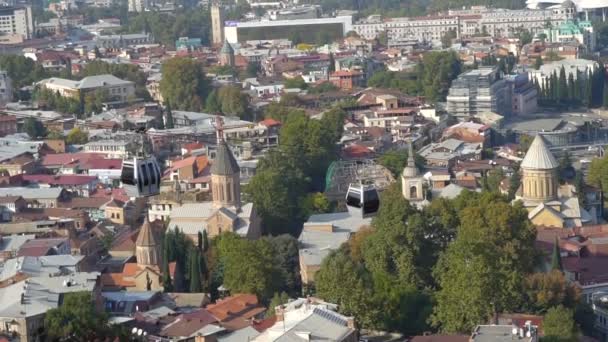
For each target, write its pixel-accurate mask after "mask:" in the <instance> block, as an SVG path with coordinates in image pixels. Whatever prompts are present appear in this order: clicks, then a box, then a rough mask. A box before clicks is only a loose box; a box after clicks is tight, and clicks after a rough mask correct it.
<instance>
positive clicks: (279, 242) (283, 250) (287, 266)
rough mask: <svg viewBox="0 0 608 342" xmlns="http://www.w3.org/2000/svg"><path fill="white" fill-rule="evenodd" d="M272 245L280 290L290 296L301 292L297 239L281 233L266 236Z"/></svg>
mask: <svg viewBox="0 0 608 342" xmlns="http://www.w3.org/2000/svg"><path fill="white" fill-rule="evenodd" d="M265 239H268V242H269V243H270V245H271V246H272V249H273V254H274V258H275V266H276V268H277V271H278V272H279V273H280V275H281V279H282V281H281V283H282V284H283V285H282V286H281V291H283V292H286V293H288V294H290V295H292V296H297V295H299V294H300V293H301V292H300V290H301V281H300V279H301V278H300V254H299V249H298V240H297V239H296V238H294V237H293V236H291V235H288V234H283V235H279V236H274V237H266V238H265Z"/></svg>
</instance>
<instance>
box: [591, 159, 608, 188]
mask: <svg viewBox="0 0 608 342" xmlns="http://www.w3.org/2000/svg"><path fill="white" fill-rule="evenodd" d="M587 184H589V185H592V186H594V187H597V188H599V189H602V191H604V192H607V191H608V157H604V158H594V159H592V160H591V164H590V165H589V169H588V172H587Z"/></svg>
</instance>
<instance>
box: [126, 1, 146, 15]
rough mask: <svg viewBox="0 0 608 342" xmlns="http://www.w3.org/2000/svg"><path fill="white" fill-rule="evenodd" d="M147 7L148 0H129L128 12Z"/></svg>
mask: <svg viewBox="0 0 608 342" xmlns="http://www.w3.org/2000/svg"><path fill="white" fill-rule="evenodd" d="M147 8H148V0H129V12H144V11H145V10H146V9H147Z"/></svg>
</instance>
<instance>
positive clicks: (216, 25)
mask: <svg viewBox="0 0 608 342" xmlns="http://www.w3.org/2000/svg"><path fill="white" fill-rule="evenodd" d="M211 39H212V42H213V45H216V46H221V45H222V43H224V10H223V8H222V7H221V5H220V4H218V3H214V4H213V5H211Z"/></svg>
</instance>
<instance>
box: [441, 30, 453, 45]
mask: <svg viewBox="0 0 608 342" xmlns="http://www.w3.org/2000/svg"><path fill="white" fill-rule="evenodd" d="M454 38H456V31H454V30H449V31H446V33H444V34H443V36H441V47H443V48H444V49H447V48H449V47H450V46H452V40H453V39H454Z"/></svg>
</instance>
